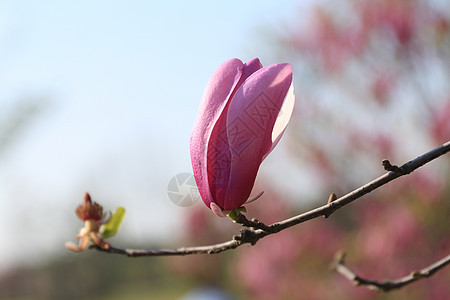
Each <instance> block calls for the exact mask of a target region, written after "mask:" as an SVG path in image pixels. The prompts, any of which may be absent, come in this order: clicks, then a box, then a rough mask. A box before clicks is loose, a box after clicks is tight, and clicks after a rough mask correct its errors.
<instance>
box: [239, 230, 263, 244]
mask: <svg viewBox="0 0 450 300" xmlns="http://www.w3.org/2000/svg"><path fill="white" fill-rule="evenodd" d="M239 238H240V240H241V242H242V243H249V244H251V245H252V246H254V245H255V244H256V242H257V241H258V240H259V239H260V238H261V237H260V236H259V235H257V234H256V233H255V231H254V230H251V229H248V228H243V229H241V235H240V236H239Z"/></svg>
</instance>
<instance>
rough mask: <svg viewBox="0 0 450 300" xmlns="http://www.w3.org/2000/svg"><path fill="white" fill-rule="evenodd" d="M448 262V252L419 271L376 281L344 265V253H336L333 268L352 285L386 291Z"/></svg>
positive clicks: (435, 270) (399, 286)
mask: <svg viewBox="0 0 450 300" xmlns="http://www.w3.org/2000/svg"><path fill="white" fill-rule="evenodd" d="M448 264H450V254H449V255H447V256H446V257H444V258H442V259H440V260H438V261H437V262H435V263H433V264H431V265H429V266H428V267H425V268H423V269H421V270H419V271H414V272H411V274H409V275H407V276H404V277H401V278H399V279H396V280H386V281H376V280H371V279H366V278H363V277H361V276H359V275H356V274H355V273H354V272H353V271H352V270H350V269H349V268H348V267H347V266H346V265H345V254H344V253H340V254H337V255H336V262H335V264H334V268H335V270H336V271H337V272H339V273H340V274H342V275H343V276H344V277H345V278H347V279H348V280H350V281H352V282H353V284H354V285H357V286H364V287H366V288H368V289H370V290H375V291H382V292H388V291H391V290H394V289H399V288H402V287H404V286H405V285H408V284H411V283H413V282H415V281H417V280H420V279H423V278H427V277H430V276H431V275H433V274H434V273H436V272H437V271H438V270H440V269H442V268H444V267H445V266H446V265H448Z"/></svg>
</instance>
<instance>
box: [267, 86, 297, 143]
mask: <svg viewBox="0 0 450 300" xmlns="http://www.w3.org/2000/svg"><path fill="white" fill-rule="evenodd" d="M294 103H295V95H294V83H293V82H292V83H291V86H290V87H289V90H288V92H287V94H286V97H285V98H284V101H283V105H282V106H281V110H280V112H279V113H278V117H277V119H276V121H275V124H274V126H273V130H272V143H275V142H276V141H277V140H278V139H280V135H281V134H283V132H284V129H285V128H286V126H287V124H288V123H289V120H290V119H291V115H292V111H293V110H294Z"/></svg>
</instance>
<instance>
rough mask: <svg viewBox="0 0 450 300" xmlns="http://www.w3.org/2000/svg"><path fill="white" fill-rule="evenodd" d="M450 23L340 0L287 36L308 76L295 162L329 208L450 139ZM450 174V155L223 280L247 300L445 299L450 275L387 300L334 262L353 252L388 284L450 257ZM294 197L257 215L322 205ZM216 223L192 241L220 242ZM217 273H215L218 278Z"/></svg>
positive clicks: (436, 9) (437, 14) (448, 12)
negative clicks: (330, 200) (387, 167)
mask: <svg viewBox="0 0 450 300" xmlns="http://www.w3.org/2000/svg"><path fill="white" fill-rule="evenodd" d="M449 17H450V5H449V4H448V3H440V2H439V3H438V2H433V1H429V2H428V1H415V0H398V1H388V0H376V1H354V0H348V1H339V4H337V3H336V2H331V1H328V2H324V3H323V4H319V5H317V6H316V7H315V8H314V9H313V10H312V12H311V14H310V18H309V19H307V20H300V21H299V23H298V24H295V23H294V24H293V25H292V26H291V27H290V29H289V30H288V31H287V33H283V34H281V35H280V36H279V41H280V43H279V45H280V47H279V51H280V55H281V57H282V58H283V61H289V62H290V63H291V64H292V65H293V67H294V74H295V80H296V82H295V88H296V96H297V103H296V111H295V115H294V119H293V120H291V124H290V125H289V126H290V127H289V130H288V132H289V134H290V137H289V140H288V141H285V142H287V143H288V144H289V148H290V157H289V158H288V159H290V160H292V161H294V162H297V166H298V168H299V169H301V170H303V171H306V172H308V174H310V178H309V180H310V181H311V182H310V183H311V188H313V189H316V190H317V198H316V200H317V202H316V204H317V205H321V204H324V203H325V201H326V198H327V195H328V194H329V193H331V192H334V193H337V194H338V195H343V194H344V193H347V192H349V191H351V190H352V189H354V188H356V187H358V186H360V185H362V184H364V183H366V182H368V181H369V180H371V179H372V178H375V177H376V176H379V175H381V174H382V173H383V170H382V167H381V160H382V159H383V158H389V159H390V160H391V161H394V162H396V163H404V162H406V161H407V160H409V159H412V158H415V157H416V156H417V155H419V154H421V153H422V152H424V151H427V149H432V148H434V147H437V146H439V145H440V144H442V143H444V142H446V141H447V140H448V139H449V137H450V85H449V83H450V27H449V25H450V23H449V22H450V19H449ZM449 178H450V168H449V159H448V157H447V156H446V157H442V158H440V159H439V160H438V161H436V162H434V163H432V164H430V165H429V166H426V167H425V168H423V169H421V170H419V171H417V172H416V173H415V174H412V175H411V176H408V178H402V179H400V180H396V181H395V182H394V183H391V184H390V185H388V186H384V187H383V188H382V189H380V190H379V191H376V192H374V193H372V194H370V195H368V196H366V197H365V199H364V200H360V201H358V203H356V204H353V205H351V206H350V207H346V208H345V209H343V210H342V211H339V212H338V213H336V215H333V216H332V217H331V218H330V219H323V220H313V221H311V222H307V223H304V224H301V225H300V226H297V228H291V229H289V230H286V231H285V232H284V231H283V232H281V233H279V234H277V235H275V236H273V237H269V238H267V239H264V240H262V241H260V242H258V243H257V245H256V246H254V247H247V248H245V247H242V248H239V250H238V251H235V253H233V258H232V260H231V261H228V262H227V264H225V265H223V268H224V270H227V273H225V274H228V275H224V277H226V276H229V277H226V278H228V279H225V278H222V279H221V280H217V281H218V282H230V280H231V282H232V283H231V286H234V287H236V286H239V287H240V291H241V292H242V293H243V295H245V299H374V298H379V297H383V299H445V298H446V297H448V296H449V295H450V286H449V284H448V282H449V281H450V270H449V269H448V268H447V269H446V270H442V271H441V272H440V273H438V274H436V275H434V277H432V278H430V279H427V280H424V281H421V282H418V283H414V284H413V285H411V286H408V287H406V288H404V289H402V290H399V291H395V292H392V293H389V294H384V295H382V296H380V294H377V293H374V292H371V291H367V290H365V289H364V288H358V287H354V286H353V285H352V284H351V283H350V282H347V281H346V280H345V279H344V278H341V276H340V275H339V274H337V273H333V272H330V269H329V265H330V263H331V262H332V260H333V255H334V254H335V253H336V252H337V251H338V250H341V249H344V250H345V251H347V253H348V260H349V262H348V263H349V264H350V265H351V266H352V267H353V268H354V269H355V271H356V272H357V273H358V274H360V275H362V276H365V277H368V278H371V279H375V280H384V279H395V278H398V277H401V276H404V275H406V274H409V273H410V272H411V271H413V270H418V269H420V268H422V267H425V266H426V265H428V264H431V263H432V262H434V261H436V260H438V259H440V258H442V257H444V256H446V255H447V254H448V252H449V250H450V237H449V234H448V229H449V227H450V219H449V217H448V216H449V215H450V203H449V201H448V200H449V198H450V181H449ZM286 180H288V178H287V179H286ZM294 184H295V183H294ZM262 189H263V187H260V189H259V190H262ZM259 190H258V191H259ZM290 197H292V198H291V199H296V200H297V201H298V202H295V203H294V201H288V200H287V199H283V198H282V197H280V196H279V195H277V194H276V193H275V192H272V193H266V194H265V195H264V197H263V199H262V200H259V201H257V202H256V203H255V204H254V205H252V206H251V208H250V217H258V219H260V220H262V221H263V222H266V223H270V222H274V221H277V220H281V219H284V218H286V217H287V216H290V215H292V214H295V213H298V212H299V209H301V210H304V209H307V208H310V207H305V205H303V206H300V207H299V204H298V203H300V202H301V200H302V199H301V195H298V196H295V197H294V196H293V195H291V196H290ZM258 202H259V203H258ZM204 213H205V214H208V213H209V212H208V211H205V212H204ZM205 218H206V216H205ZM212 219H213V218H211V220H210V218H208V220H209V221H202V222H204V223H205V224H204V225H203V226H199V225H198V222H200V221H199V218H198V216H196V217H195V218H193V220H192V221H191V223H190V226H189V228H196V230H197V231H196V232H195V234H191V236H190V240H195V237H198V236H202V235H205V234H207V233H206V232H209V234H211V235H214V236H215V237H217V235H215V234H213V233H211V232H218V231H216V230H215V227H213V226H212V225H210V224H211V222H214V221H213V220H212ZM194 220H195V221H194ZM223 238H224V239H225V238H226V235H224V236H223ZM199 242H200V240H199ZM203 242H204V241H203ZM209 242H214V240H213V239H211V240H209ZM177 260H178V261H179V262H180V263H183V261H182V259H181V258H177ZM184 263H185V264H189V260H188V259H186V260H185V261H184ZM200 265H202V264H200ZM196 268H201V267H200V266H196V267H193V269H196ZM216 268H217V267H214V268H209V270H210V274H216V276H217V270H216Z"/></svg>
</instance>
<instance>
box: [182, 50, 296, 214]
mask: <svg viewBox="0 0 450 300" xmlns="http://www.w3.org/2000/svg"><path fill="white" fill-rule="evenodd" d="M294 100H295V97H294V88H293V85H292V68H291V66H290V65H289V64H286V63H282V64H275V65H271V66H267V67H264V68H263V67H262V65H261V63H260V61H259V59H258V58H255V59H252V60H250V61H248V62H247V63H245V64H244V63H242V61H240V60H239V59H236V58H233V59H230V60H228V61H226V62H225V63H223V64H222V65H221V66H219V68H218V69H217V70H216V71H215V72H214V74H213V75H212V77H211V79H210V80H209V82H208V84H207V85H206V88H205V91H204V93H203V97H202V101H201V104H200V109H199V113H198V115H197V119H196V121H195V124H194V128H193V131H192V136H191V145H190V150H191V160H192V167H193V170H194V177H195V181H196V183H197V186H198V188H199V192H200V195H201V197H202V199H203V202H205V204H206V206H208V207H209V208H210V209H211V210H212V211H213V212H214V213H215V214H216V215H218V216H224V211H229V210H234V209H238V208H240V207H241V206H242V205H243V204H244V203H245V202H246V201H247V199H248V197H249V196H250V192H251V190H252V188H253V185H254V182H255V179H256V174H257V173H258V169H259V166H260V164H261V163H262V161H263V160H264V159H265V158H266V156H267V155H268V154H269V153H270V152H271V151H272V149H273V148H274V147H275V146H276V144H277V143H278V141H279V140H280V138H281V136H282V135H283V132H284V130H285V128H286V126H287V123H288V121H289V119H290V117H291V114H292V110H293V108H294Z"/></svg>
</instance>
